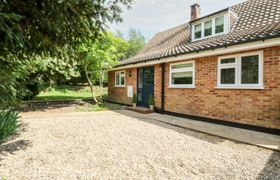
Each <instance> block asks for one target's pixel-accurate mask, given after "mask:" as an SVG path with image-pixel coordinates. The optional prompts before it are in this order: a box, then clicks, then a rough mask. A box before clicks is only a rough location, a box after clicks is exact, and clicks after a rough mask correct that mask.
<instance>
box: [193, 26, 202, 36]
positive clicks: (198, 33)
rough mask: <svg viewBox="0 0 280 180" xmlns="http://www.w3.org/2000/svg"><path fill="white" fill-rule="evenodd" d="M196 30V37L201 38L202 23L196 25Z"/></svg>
mask: <svg viewBox="0 0 280 180" xmlns="http://www.w3.org/2000/svg"><path fill="white" fill-rule="evenodd" d="M194 32H195V33H194V36H195V39H199V38H201V24H198V25H195V26H194Z"/></svg>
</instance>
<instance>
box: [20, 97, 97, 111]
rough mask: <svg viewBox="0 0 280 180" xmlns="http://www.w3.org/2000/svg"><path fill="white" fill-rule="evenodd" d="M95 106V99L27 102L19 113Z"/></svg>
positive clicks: (21, 106) (22, 105)
mask: <svg viewBox="0 0 280 180" xmlns="http://www.w3.org/2000/svg"><path fill="white" fill-rule="evenodd" d="M86 103H89V104H95V103H96V102H95V101H94V99H75V100H48V101H25V102H23V103H22V104H21V105H20V106H19V107H18V110H19V111H34V110H40V109H46V108H50V107H51V108H60V107H65V106H72V105H73V106H74V105H83V104H86Z"/></svg>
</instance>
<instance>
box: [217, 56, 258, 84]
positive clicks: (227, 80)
mask: <svg viewBox="0 0 280 180" xmlns="http://www.w3.org/2000/svg"><path fill="white" fill-rule="evenodd" d="M217 74H218V77H217V82H218V84H217V87H218V88H239V89H262V88H263V52H253V53H246V54H239V55H233V56H224V57H219V59H218V73H217Z"/></svg>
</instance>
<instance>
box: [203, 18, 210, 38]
mask: <svg viewBox="0 0 280 180" xmlns="http://www.w3.org/2000/svg"><path fill="white" fill-rule="evenodd" d="M211 35H212V20H210V21H206V22H205V23H204V36H211Z"/></svg>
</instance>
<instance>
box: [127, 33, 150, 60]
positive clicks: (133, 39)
mask: <svg viewBox="0 0 280 180" xmlns="http://www.w3.org/2000/svg"><path fill="white" fill-rule="evenodd" d="M127 42H128V43H129V48H128V50H127V54H126V57H127V58H129V57H132V56H135V55H136V54H137V53H138V52H139V51H140V50H142V49H143V48H144V46H145V44H146V39H145V37H144V36H143V35H142V34H141V32H140V31H136V30H134V29H130V31H129V35H128V41H127Z"/></svg>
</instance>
